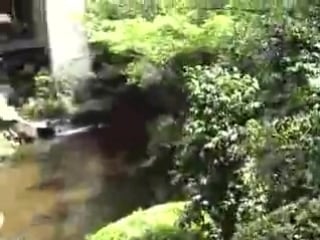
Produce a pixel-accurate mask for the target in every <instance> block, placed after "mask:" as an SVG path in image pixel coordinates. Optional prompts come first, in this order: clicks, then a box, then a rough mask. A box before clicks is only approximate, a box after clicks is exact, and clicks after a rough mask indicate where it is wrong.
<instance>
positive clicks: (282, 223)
mask: <svg viewBox="0 0 320 240" xmlns="http://www.w3.org/2000/svg"><path fill="white" fill-rule="evenodd" d="M319 210H320V202H319V200H318V199H312V200H309V201H308V200H306V199H303V200H301V201H298V202H296V203H293V204H290V205H287V206H283V207H280V208H279V209H278V210H276V211H274V212H272V213H270V214H269V215H268V216H266V217H264V218H261V219H258V220H256V221H254V222H252V223H250V224H248V225H247V226H245V227H243V228H241V229H239V231H238V233H237V234H235V236H234V238H233V240H251V239H305V240H307V239H318V238H319V237H320V220H319V219H320V218H319Z"/></svg>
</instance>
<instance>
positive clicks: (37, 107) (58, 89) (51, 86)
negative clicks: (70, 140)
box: [20, 72, 72, 119]
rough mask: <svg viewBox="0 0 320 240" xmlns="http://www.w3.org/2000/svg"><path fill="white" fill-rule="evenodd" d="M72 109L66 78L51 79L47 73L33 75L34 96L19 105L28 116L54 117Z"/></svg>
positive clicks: (22, 112) (35, 117)
mask: <svg viewBox="0 0 320 240" xmlns="http://www.w3.org/2000/svg"><path fill="white" fill-rule="evenodd" d="M70 111H72V92H71V87H70V85H69V83H68V81H67V80H63V79H59V80H57V79H53V78H52V77H50V76H49V75H48V74H47V73H43V72H39V73H38V74H37V75H36V76H35V96H34V97H30V98H28V101H27V102H26V103H25V104H24V105H23V106H22V107H21V110H20V112H21V114H22V115H23V116H26V117H28V118H32V119H38V118H40V119H41V118H55V117H61V116H64V115H65V114H66V113H69V112H70Z"/></svg>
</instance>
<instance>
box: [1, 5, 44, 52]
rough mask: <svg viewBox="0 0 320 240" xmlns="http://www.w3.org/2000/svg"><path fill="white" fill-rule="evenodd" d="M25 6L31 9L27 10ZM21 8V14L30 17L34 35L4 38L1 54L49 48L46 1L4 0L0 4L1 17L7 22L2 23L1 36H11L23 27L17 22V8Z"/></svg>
mask: <svg viewBox="0 0 320 240" xmlns="http://www.w3.org/2000/svg"><path fill="white" fill-rule="evenodd" d="M23 4H25V6H31V7H30V8H29V9H28V8H27V9H26V8H25V7H24V6H23ZM19 7H20V13H21V12H22V13H23V15H24V16H29V21H30V24H31V25H32V35H29V36H26V37H20V36H9V37H8V38H7V39H5V38H2V41H0V53H1V52H5V51H12V50H18V49H26V48H35V47H46V46H47V30H46V29H47V26H46V16H45V0H24V1H21V0H4V1H3V0H2V1H1V3H0V15H1V16H2V17H1V18H0V19H3V20H4V21H5V22H2V24H1V23H0V25H1V26H2V27H1V28H0V34H1V35H2V36H3V35H5V34H8V35H11V34H12V32H13V31H16V30H17V28H19V27H23V26H21V24H20V23H18V21H17V16H16V14H17V13H16V10H17V9H15V8H19ZM24 11H26V12H24ZM27 11H31V12H27ZM19 24H20V26H19Z"/></svg>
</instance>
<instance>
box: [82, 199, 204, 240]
mask: <svg viewBox="0 0 320 240" xmlns="http://www.w3.org/2000/svg"><path fill="white" fill-rule="evenodd" d="M185 204H186V203H185V202H175V203H167V204H162V205H157V206H154V207H152V208H150V209H147V210H144V211H142V210H140V211H137V212H134V213H133V214H131V215H130V216H128V217H125V218H123V219H120V220H119V221H117V222H115V223H112V224H109V225H108V226H106V227H105V228H103V229H101V230H99V231H98V232H97V233H96V234H94V235H92V236H90V237H89V238H88V239H89V240H104V239H108V240H122V239H123V240H138V239H139V240H143V239H148V240H165V239H172V240H174V239H176V240H180V239H181V240H188V239H190V240H193V239H194V240H196V239H201V238H199V237H200V233H199V232H198V231H197V230H196V229H194V230H189V231H185V230H182V229H180V228H179V227H177V226H176V225H175V222H176V221H177V219H178V218H179V215H180V214H181V213H182V211H183V208H184V206H185Z"/></svg>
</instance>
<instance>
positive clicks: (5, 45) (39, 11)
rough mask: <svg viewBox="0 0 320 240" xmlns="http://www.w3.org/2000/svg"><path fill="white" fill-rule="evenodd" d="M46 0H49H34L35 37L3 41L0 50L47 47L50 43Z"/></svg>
mask: <svg viewBox="0 0 320 240" xmlns="http://www.w3.org/2000/svg"><path fill="white" fill-rule="evenodd" d="M0 1H1V0H0ZM46 1H47V0H33V21H34V30H35V35H34V37H33V38H31V39H16V40H10V41H8V42H2V43H0V52H3V51H10V50H18V49H25V48H33V47H45V46H47V45H48V44H47V42H48V37H47V36H48V34H47V23H46V10H45V9H46V8H45V4H46Z"/></svg>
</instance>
